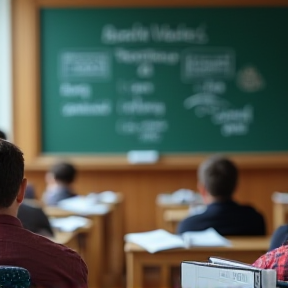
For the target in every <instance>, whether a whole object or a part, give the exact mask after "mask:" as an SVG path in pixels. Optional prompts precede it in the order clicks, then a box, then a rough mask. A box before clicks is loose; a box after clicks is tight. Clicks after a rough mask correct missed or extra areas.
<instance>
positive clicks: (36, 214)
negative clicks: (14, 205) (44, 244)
mask: <svg viewBox="0 0 288 288" xmlns="http://www.w3.org/2000/svg"><path fill="white" fill-rule="evenodd" d="M25 194H26V191H25ZM24 197H25V196H24ZM37 202H38V201H37V200H34V199H27V198H26V197H25V199H24V200H23V202H22V204H21V205H20V207H19V209H18V214H17V217H18V218H19V220H20V221H21V223H22V225H23V227H24V228H25V229H28V230H30V231H31V232H34V233H37V234H40V235H43V236H47V237H53V236H54V232H53V229H52V227H51V225H50V222H49V219H48V217H47V215H46V214H45V212H44V211H43V209H42V207H41V206H40V204H39V203H37Z"/></svg>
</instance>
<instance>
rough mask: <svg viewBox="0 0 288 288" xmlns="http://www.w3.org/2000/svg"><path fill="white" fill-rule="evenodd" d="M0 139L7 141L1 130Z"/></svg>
mask: <svg viewBox="0 0 288 288" xmlns="http://www.w3.org/2000/svg"><path fill="white" fill-rule="evenodd" d="M0 138H1V139H4V140H6V139H7V137H6V134H5V133H4V132H3V131H2V130H0Z"/></svg>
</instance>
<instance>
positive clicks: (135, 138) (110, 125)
mask: <svg viewBox="0 0 288 288" xmlns="http://www.w3.org/2000/svg"><path fill="white" fill-rule="evenodd" d="M40 24H41V28H40V41H41V43H40V51H41V53H40V54H41V61H40V66H41V68H40V71H41V128H42V129H41V133H42V134H41V139H42V152H43V153H64V152H67V153H80V154H85V153H89V154H91V153H92V154H93V153H95V154H99V153H109V154H113V153H120V154H121V153H126V152H127V151H130V150H151V149H153V150H157V151H159V152H160V153H166V154H168V153H198V152H256V151H257V152H258V151H259V152H274V151H287V150H288V9H287V8H284V7H278V8H276V7H269V8H268V7H267V8H266V7H253V8H251V7H250V8H248V7H242V8H223V7H221V8H188V7H187V8H141V9H140V8H137V9H136V8H118V9H116V8H92V9H91V8H90V9H86V8H85V9H84V8H83V9H82V8H77V9H76V8H73V9H72V8H71V9H62V8H57V9H48V8H44V9H41V10H40Z"/></svg>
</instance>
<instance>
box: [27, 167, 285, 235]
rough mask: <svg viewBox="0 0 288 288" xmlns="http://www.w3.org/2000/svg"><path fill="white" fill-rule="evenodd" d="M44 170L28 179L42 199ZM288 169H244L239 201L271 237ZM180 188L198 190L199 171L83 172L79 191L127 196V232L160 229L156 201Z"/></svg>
mask: <svg viewBox="0 0 288 288" xmlns="http://www.w3.org/2000/svg"><path fill="white" fill-rule="evenodd" d="M44 174H45V172H44V171H37V169H28V170H27V171H26V176H27V177H28V179H29V180H30V181H31V182H32V183H33V184H34V186H35V188H36V192H37V195H38V197H41V195H42V191H43V190H44V189H45V185H44ZM287 175H288V168H284V167H279V168H276V167H272V168H269V167H266V168H261V167H259V168H242V169H240V179H239V180H240V181H239V185H238V188H237V192H236V194H235V198H236V199H237V200H239V201H240V202H241V203H247V204H251V205H253V206H255V207H256V208H257V209H258V210H259V211H260V212H262V213H263V214H264V216H265V218H266V222H267V230H268V231H267V232H268V234H271V233H272V231H273V227H272V224H273V223H272V203H271V195H272V193H273V192H274V191H287V190H288V179H287V178H288V177H287ZM179 188H190V189H194V190H196V168H184V169H173V168H171V169H169V170H167V169H163V170H162V169H157V170H156V169H153V168H152V169H150V168H149V167H147V168H145V169H131V170H127V169H111V170H106V169H105V170H102V169H101V168H96V169H88V170H87V169H84V168H82V169H80V173H79V175H78V178H77V181H76V183H75V189H76V190H77V192H79V193H80V194H87V193H89V192H92V191H95V192H99V191H105V190H112V191H119V192H122V193H123V195H124V203H123V205H124V232H125V233H128V232H140V231H146V230H153V229H156V228H158V227H157V225H156V204H155V199H156V196H157V195H158V194H159V193H163V192H170V191H175V190H176V189H179Z"/></svg>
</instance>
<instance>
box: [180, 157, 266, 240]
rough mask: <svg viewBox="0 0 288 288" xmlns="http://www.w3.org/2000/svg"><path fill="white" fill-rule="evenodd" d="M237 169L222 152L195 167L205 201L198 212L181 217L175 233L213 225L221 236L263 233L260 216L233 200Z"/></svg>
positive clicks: (203, 228)
mask: <svg viewBox="0 0 288 288" xmlns="http://www.w3.org/2000/svg"><path fill="white" fill-rule="evenodd" d="M237 181H238V170H237V168H236V166H235V165H234V163H233V162H232V161H231V160H229V159H227V158H225V157H222V156H221V155H213V156H212V157H210V158H208V159H207V160H206V161H204V162H203V163H202V164H201V165H200V167H199V169H198V190H199V192H200V194H201V196H202V198H203V201H204V203H205V204H206V210H205V211H204V212H203V213H201V214H196V215H192V216H190V217H187V218H186V219H184V220H182V221H181V222H180V223H179V225H178V228H177V232H178V233H179V234H180V233H183V232H186V231H201V230H205V229H207V228H210V227H212V228H214V229H215V230H216V231H217V232H218V233H220V234H221V235H224V236H228V235H265V233H266V228H265V221H264V218H263V216H262V215H261V214H260V213H259V212H257V211H256V210H255V209H254V208H253V207H251V206H246V205H240V204H238V203H236V202H235V201H234V200H233V194H234V191H235V189H236V186H237Z"/></svg>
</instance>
